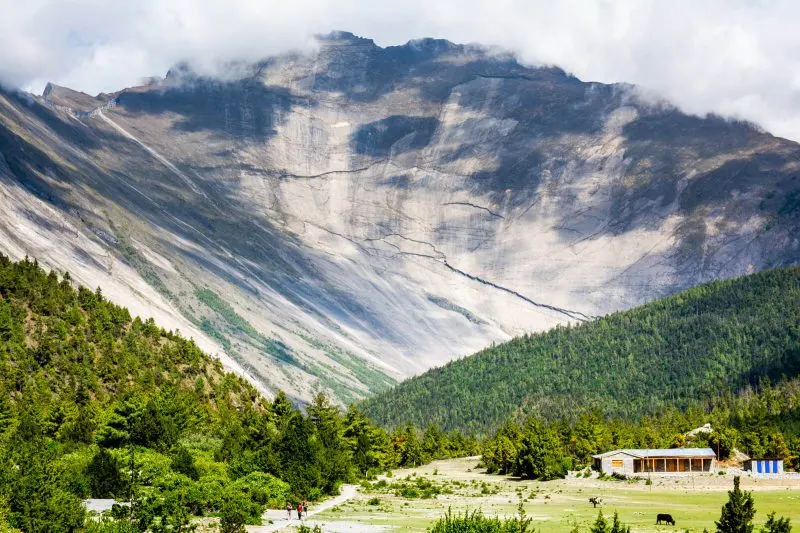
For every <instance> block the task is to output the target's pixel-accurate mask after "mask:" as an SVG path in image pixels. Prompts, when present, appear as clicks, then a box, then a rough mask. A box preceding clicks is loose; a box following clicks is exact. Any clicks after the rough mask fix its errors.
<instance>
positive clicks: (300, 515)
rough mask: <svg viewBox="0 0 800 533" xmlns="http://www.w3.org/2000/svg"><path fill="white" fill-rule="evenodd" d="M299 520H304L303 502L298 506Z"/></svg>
mask: <svg viewBox="0 0 800 533" xmlns="http://www.w3.org/2000/svg"><path fill="white" fill-rule="evenodd" d="M297 519H298V520H302V519H303V502H300V503H298V504H297Z"/></svg>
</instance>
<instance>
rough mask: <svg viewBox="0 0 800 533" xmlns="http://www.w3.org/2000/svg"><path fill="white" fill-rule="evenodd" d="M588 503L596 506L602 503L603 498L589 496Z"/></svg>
mask: <svg viewBox="0 0 800 533" xmlns="http://www.w3.org/2000/svg"><path fill="white" fill-rule="evenodd" d="M589 503H591V504H592V505H594V506H595V507H597V506H598V505H600V504H602V503H603V498H598V497H597V496H593V497H591V498H589Z"/></svg>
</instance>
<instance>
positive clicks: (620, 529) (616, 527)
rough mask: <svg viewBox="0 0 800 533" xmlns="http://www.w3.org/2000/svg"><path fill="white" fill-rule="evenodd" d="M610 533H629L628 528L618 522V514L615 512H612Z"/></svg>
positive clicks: (629, 529)
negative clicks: (612, 519) (612, 518)
mask: <svg viewBox="0 0 800 533" xmlns="http://www.w3.org/2000/svg"><path fill="white" fill-rule="evenodd" d="M611 533H631V528H630V526H626V525H624V524H623V523H622V522H620V520H619V514H618V513H617V512H616V511H614V522H613V523H612V524H611Z"/></svg>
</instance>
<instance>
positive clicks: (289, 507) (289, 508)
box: [286, 502, 294, 520]
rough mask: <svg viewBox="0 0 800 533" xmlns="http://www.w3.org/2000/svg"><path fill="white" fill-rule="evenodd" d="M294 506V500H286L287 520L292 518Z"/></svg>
mask: <svg viewBox="0 0 800 533" xmlns="http://www.w3.org/2000/svg"><path fill="white" fill-rule="evenodd" d="M293 507H294V506H293V505H292V502H286V520H291V519H292V508H293Z"/></svg>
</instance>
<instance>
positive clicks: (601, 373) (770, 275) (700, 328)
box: [362, 267, 800, 432]
mask: <svg viewBox="0 0 800 533" xmlns="http://www.w3.org/2000/svg"><path fill="white" fill-rule="evenodd" d="M799 374H800V268H798V267H791V268H782V269H777V270H772V271H765V272H761V273H758V274H754V275H751V276H746V277H742V278H738V279H733V280H727V281H718V282H712V283H708V284H705V285H702V286H699V287H695V288H692V289H690V290H687V291H684V292H682V293H679V294H676V295H673V296H671V297H668V298H665V299H662V300H659V301H656V302H652V303H649V304H646V305H643V306H641V307H638V308H635V309H631V310H629V311H625V312H620V313H615V314H612V315H608V316H606V317H603V318H600V319H598V320H595V321H593V322H589V323H584V324H580V325H578V326H573V327H558V328H555V329H553V330H550V331H547V332H545V333H540V334H534V335H526V336H523V337H520V338H516V339H513V340H511V341H509V342H507V343H504V344H501V345H498V346H492V347H491V348H488V349H486V350H484V351H482V352H480V353H477V354H475V355H474V356H471V357H467V358H465V359H461V360H458V361H454V362H451V363H449V364H448V365H446V366H444V367H442V368H437V369H433V370H430V371H429V372H426V373H425V374H423V375H421V376H419V377H416V378H413V379H411V380H408V381H406V382H404V383H401V384H400V385H398V386H397V387H395V388H394V389H392V390H390V391H388V392H386V393H383V394H380V395H378V396H376V397H373V398H371V399H368V400H367V401H365V402H364V403H363V404H362V405H363V408H364V409H365V410H366V412H367V413H368V414H370V415H371V416H372V417H373V420H375V421H376V422H378V423H379V424H384V425H387V426H395V425H399V424H405V423H409V422H411V423H415V424H427V423H430V422H434V423H437V424H440V425H441V426H442V427H444V428H459V429H468V430H474V431H478V432H483V431H485V430H487V429H490V428H493V427H496V426H497V425H499V424H500V423H501V422H503V421H504V420H505V419H506V418H508V417H509V416H510V415H511V414H512V413H514V412H515V411H517V410H518V409H520V408H522V409H523V410H525V411H526V412H529V413H533V414H536V415H537V416H541V417H544V418H547V419H551V420H552V419H556V418H561V417H564V416H575V415H576V414H578V413H581V412H587V411H590V410H591V411H596V412H599V413H602V414H604V415H611V416H615V417H622V418H627V419H634V418H638V417H640V416H641V415H642V414H647V413H656V412H659V411H660V410H662V409H663V408H665V407H667V406H671V407H677V408H683V407H688V406H691V405H698V406H702V404H704V403H706V402H710V401H712V400H713V399H716V398H718V397H720V396H721V395H724V394H726V393H729V392H736V391H738V390H739V389H741V388H742V387H744V386H746V385H748V384H755V383H757V382H758V381H759V379H760V377H761V376H767V377H768V378H770V379H772V380H773V381H774V380H778V379H779V378H781V377H782V376H788V377H792V376H797V375H799Z"/></svg>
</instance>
